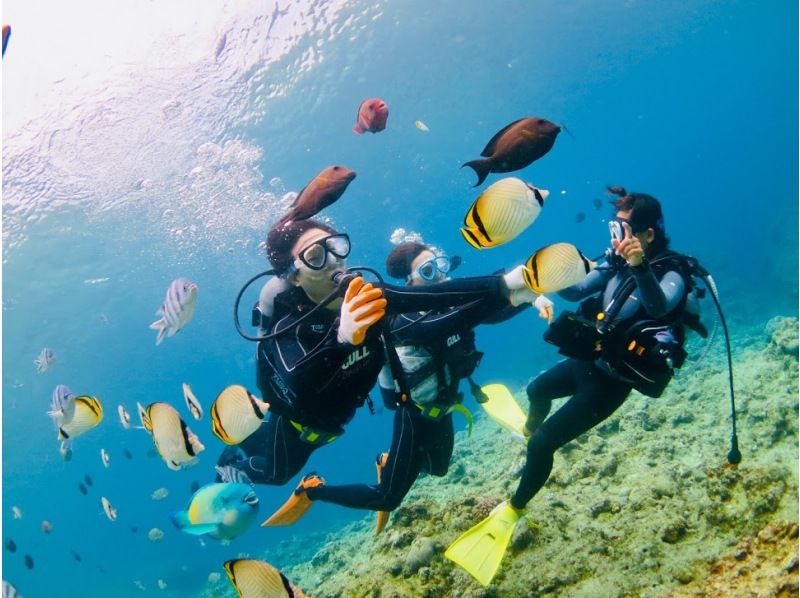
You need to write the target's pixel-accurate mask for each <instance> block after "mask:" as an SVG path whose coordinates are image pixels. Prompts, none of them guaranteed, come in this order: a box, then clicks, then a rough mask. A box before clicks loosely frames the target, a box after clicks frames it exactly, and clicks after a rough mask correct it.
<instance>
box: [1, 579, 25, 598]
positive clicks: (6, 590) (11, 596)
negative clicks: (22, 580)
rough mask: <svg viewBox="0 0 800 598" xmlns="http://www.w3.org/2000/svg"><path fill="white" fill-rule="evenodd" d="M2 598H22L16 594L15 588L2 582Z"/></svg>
mask: <svg viewBox="0 0 800 598" xmlns="http://www.w3.org/2000/svg"><path fill="white" fill-rule="evenodd" d="M3 598H22V596H20V595H19V593H18V592H17V588H15V587H14V586H12V585H11V584H10V583H8V582H7V581H6V580H3Z"/></svg>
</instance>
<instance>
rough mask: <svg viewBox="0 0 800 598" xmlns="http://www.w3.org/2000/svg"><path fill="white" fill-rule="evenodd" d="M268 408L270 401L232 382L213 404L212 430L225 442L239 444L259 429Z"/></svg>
mask: <svg viewBox="0 0 800 598" xmlns="http://www.w3.org/2000/svg"><path fill="white" fill-rule="evenodd" d="M268 410H269V404H268V403H265V402H264V401H262V400H260V399H259V398H258V397H256V396H254V395H253V394H251V393H250V391H248V390H247V389H246V388H245V387H244V386H241V385H239V384H232V385H231V386H228V387H226V388H224V389H223V390H222V392H220V393H219V394H218V395H217V398H216V399H214V403H212V405H211V430H212V431H213V432H214V435H215V436H216V437H217V438H219V439H220V440H221V441H222V442H224V443H225V444H239V443H240V442H241V441H242V440H244V439H245V438H247V437H248V436H250V434H252V433H253V432H255V431H256V430H257V429H258V427H259V426H260V425H261V422H262V421H263V420H264V416H265V415H266V414H267V411H268Z"/></svg>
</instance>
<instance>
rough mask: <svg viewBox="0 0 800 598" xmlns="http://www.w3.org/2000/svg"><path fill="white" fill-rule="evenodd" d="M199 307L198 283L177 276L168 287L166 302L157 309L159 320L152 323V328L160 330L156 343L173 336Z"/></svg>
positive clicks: (158, 343)
mask: <svg viewBox="0 0 800 598" xmlns="http://www.w3.org/2000/svg"><path fill="white" fill-rule="evenodd" d="M195 307H197V285H196V284H195V283H193V282H191V281H190V280H189V279H187V278H176V279H175V280H173V281H172V283H171V284H170V285H169V288H168V289H167V296H166V298H165V299H164V303H163V304H162V305H161V307H160V308H159V309H158V310H157V311H156V315H157V316H161V317H160V318H159V319H158V320H156V321H155V322H153V323H152V324H150V328H151V329H152V330H158V335H157V336H156V345H160V344H161V341H163V340H164V337H165V336H173V335H174V334H175V333H176V332H178V331H180V330H181V329H182V328H183V327H184V326H186V325H187V324H188V323H189V322H190V321H191V319H192V317H193V316H194V310H195Z"/></svg>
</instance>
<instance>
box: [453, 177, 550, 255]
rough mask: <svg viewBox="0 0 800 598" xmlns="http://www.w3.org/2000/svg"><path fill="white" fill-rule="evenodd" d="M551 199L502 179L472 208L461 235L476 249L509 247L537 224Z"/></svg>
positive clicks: (520, 183)
mask: <svg viewBox="0 0 800 598" xmlns="http://www.w3.org/2000/svg"><path fill="white" fill-rule="evenodd" d="M548 195H550V192H549V191H547V190H545V189H538V188H536V187H534V186H533V185H531V184H530V183H526V182H525V181H522V180H520V179H518V178H515V177H507V178H504V179H500V180H499V181H497V182H496V183H494V184H492V185H490V186H489V187H488V188H487V189H486V190H485V191H484V192H483V193H481V194H480V195H479V196H478V199H476V200H475V203H473V204H472V207H471V208H470V209H469V211H468V212H467V215H466V217H465V218H464V226H463V227H462V228H461V234H462V235H463V236H464V239H465V240H466V241H467V243H469V244H470V245H472V246H473V247H474V248H475V249H484V248H486V247H497V246H498V245H502V244H503V243H507V242H508V241H510V240H511V239H513V238H515V237H516V236H517V235H519V234H520V233H521V232H522V231H524V230H525V229H526V228H528V227H529V226H530V225H531V224H533V222H534V220H536V218H537V217H538V216H539V212H541V210H542V206H543V205H544V200H545V199H547V196H548Z"/></svg>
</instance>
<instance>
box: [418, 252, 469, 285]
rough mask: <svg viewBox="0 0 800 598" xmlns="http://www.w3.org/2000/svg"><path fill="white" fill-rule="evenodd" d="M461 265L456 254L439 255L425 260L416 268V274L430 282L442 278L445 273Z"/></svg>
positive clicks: (445, 275)
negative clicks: (449, 255) (451, 255)
mask: <svg viewBox="0 0 800 598" xmlns="http://www.w3.org/2000/svg"><path fill="white" fill-rule="evenodd" d="M459 265H461V258H460V257H459V256H457V255H455V256H453V257H452V258H450V257H448V256H446V255H439V256H436V257H432V258H431V259H429V260H425V261H424V262H422V263H421V264H420V265H419V266H417V269H416V271H415V272H416V275H417V276H418V277H419V278H421V279H422V280H424V281H427V282H432V281H434V280H442V279H443V278H446V277H447V275H448V274H449V273H450V272H451V271H453V270H455V269H456V268H458V266H459Z"/></svg>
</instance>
